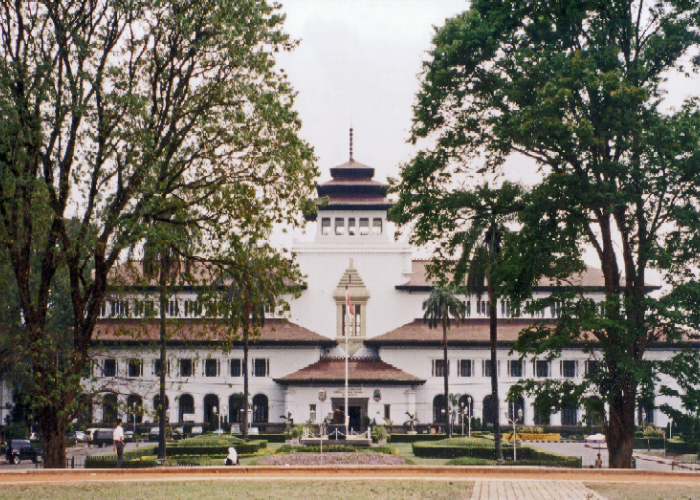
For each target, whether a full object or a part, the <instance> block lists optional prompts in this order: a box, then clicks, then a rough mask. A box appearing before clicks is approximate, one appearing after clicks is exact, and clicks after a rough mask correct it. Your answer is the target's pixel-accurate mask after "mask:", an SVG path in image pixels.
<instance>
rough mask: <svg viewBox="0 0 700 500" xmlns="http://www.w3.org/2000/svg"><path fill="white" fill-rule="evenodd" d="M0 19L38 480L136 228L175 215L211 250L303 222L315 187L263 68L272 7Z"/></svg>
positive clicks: (270, 67)
mask: <svg viewBox="0 0 700 500" xmlns="http://www.w3.org/2000/svg"><path fill="white" fill-rule="evenodd" d="M0 9H1V11H2V16H1V17H0V34H1V35H2V36H1V37H0V53H1V54H2V57H1V58H0V61H2V62H0V113H1V114H2V117H3V119H2V120H0V132H1V133H0V242H2V245H3V248H4V251H5V252H7V254H8V255H9V259H10V262H11V266H12V270H13V275H14V280H15V282H16V288H17V296H18V298H19V303H20V307H21V310H22V315H23V318H24V322H25V325H24V326H25V329H26V331H25V334H24V335H23V341H22V342H20V343H19V344H18V348H19V349H22V350H23V351H24V352H26V353H27V359H30V360H31V370H30V373H31V382H32V384H33V385H34V387H33V388H32V391H31V392H32V395H33V397H34V398H35V400H36V401H37V405H38V409H37V415H38V419H39V422H40V424H41V428H42V431H43V435H44V449H45V462H46V466H47V467H65V448H64V431H65V428H66V425H67V423H68V422H70V421H71V420H72V418H73V412H72V411H71V410H70V408H71V405H72V402H74V401H75V400H76V396H77V393H78V391H79V389H80V379H81V375H82V373H83V369H84V367H85V365H86V364H87V363H89V352H90V345H91V340H92V336H93V331H94V327H95V322H96V320H97V318H98V316H99V311H100V306H101V303H102V301H103V297H104V295H105V289H106V287H107V285H108V275H109V272H110V270H111V269H112V267H113V266H114V265H115V263H117V262H118V261H119V259H120V258H121V257H122V256H123V253H124V251H125V250H126V249H128V248H131V247H133V246H134V245H135V244H137V243H138V242H139V241H143V239H144V237H145V233H146V230H147V225H148V224H149V223H150V222H146V221H152V220H154V219H155V218H157V217H158V216H160V215H163V214H164V213H165V214H169V213H170V209H171V208H172V206H173V205H172V202H173V200H178V201H179V202H180V203H181V204H182V206H185V207H188V208H189V210H188V213H189V214H190V215H191V216H193V217H194V219H193V220H196V221H197V222H198V224H200V225H201V226H206V227H207V231H208V235H209V237H210V238H211V239H212V240H215V239H216V238H219V240H221V239H222V235H225V234H227V233H232V232H236V231H238V232H240V233H247V234H251V233H254V232H255V231H250V230H249V228H250V227H253V228H257V227H258V225H259V222H258V221H260V220H262V221H263V222H261V223H260V224H262V225H267V224H270V223H272V222H270V221H274V222H288V223H290V224H292V225H295V224H300V223H301V220H302V219H301V214H300V208H302V207H306V206H308V203H309V199H310V197H311V196H312V195H313V178H314V177H315V176H316V173H317V172H316V169H315V166H314V165H313V160H314V158H313V155H312V152H311V149H310V148H309V147H308V146H307V145H306V144H305V143H304V142H303V141H301V140H300V139H299V138H298V136H297V133H298V130H299V127H300V123H299V120H298V119H297V116H296V114H295V112H294V111H293V110H292V106H293V98H294V93H293V91H292V89H291V88H290V86H289V84H288V83H287V82H286V80H285V78H284V76H283V75H281V74H279V73H277V72H276V71H275V69H274V59H273V58H274V53H275V52H276V51H279V50H288V49H291V48H293V47H294V45H295V43H294V42H291V41H289V40H288V37H287V36H286V35H285V34H284V33H283V32H282V31H281V24H282V22H283V20H284V19H283V17H282V16H280V15H279V14H278V13H277V12H276V7H275V6H271V5H268V4H267V3H266V2H264V1H255V2H252V1H247V0H227V1H218V0H217V1H214V0H204V1H201V2H185V1H179V0H165V1H163V0H146V1H138V2H137V1H132V0H124V1H122V0H98V1H96V2H87V1H85V0H81V1H77V2H72V3H66V2H62V1H58V0H41V1H38V2H10V1H5V0H3V1H2V2H0ZM69 217H72V219H71V220H74V221H75V222H74V223H73V224H71V225H69V224H68V223H67V221H68V220H69ZM208 248H212V249H213V248H216V247H215V246H213V245H210V246H209V247H208ZM33 255H38V256H39V260H40V262H39V263H38V264H36V265H35V264H34V261H33V260H32V259H33V257H32V256H33ZM61 266H65V269H66V273H67V275H68V283H69V284H70V294H69V295H70V298H71V307H70V308H69V310H70V312H71V315H72V321H73V324H72V328H71V330H70V332H69V336H70V345H71V348H70V349H69V350H68V351H66V352H65V360H66V361H65V362H61V363H57V362H55V361H54V360H56V356H55V353H56V352H55V351H56V350H55V349H54V348H53V347H52V344H51V343H50V342H48V341H47V340H48V338H47V333H46V328H45V325H46V322H47V316H48V311H49V309H50V304H51V300H52V299H51V297H52V287H54V286H55V282H56V276H57V272H58V269H59V268H60V267H61ZM57 368H58V369H57Z"/></svg>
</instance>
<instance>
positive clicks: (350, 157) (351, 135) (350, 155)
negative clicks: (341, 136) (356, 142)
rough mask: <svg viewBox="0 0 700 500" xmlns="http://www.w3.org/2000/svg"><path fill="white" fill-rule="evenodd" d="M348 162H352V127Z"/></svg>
mask: <svg viewBox="0 0 700 500" xmlns="http://www.w3.org/2000/svg"><path fill="white" fill-rule="evenodd" d="M350 161H354V160H353V159H352V127H350Z"/></svg>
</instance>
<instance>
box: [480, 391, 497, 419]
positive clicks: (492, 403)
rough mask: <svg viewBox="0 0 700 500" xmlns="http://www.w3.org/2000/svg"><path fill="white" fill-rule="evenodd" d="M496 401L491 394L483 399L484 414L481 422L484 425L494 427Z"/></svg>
mask: <svg viewBox="0 0 700 500" xmlns="http://www.w3.org/2000/svg"><path fill="white" fill-rule="evenodd" d="M496 403H497V401H496V398H495V397H494V396H493V394H489V395H488V396H486V397H485V398H484V413H483V421H484V423H485V424H490V425H494V424H495V423H496V419H497V418H498V409H497V405H496Z"/></svg>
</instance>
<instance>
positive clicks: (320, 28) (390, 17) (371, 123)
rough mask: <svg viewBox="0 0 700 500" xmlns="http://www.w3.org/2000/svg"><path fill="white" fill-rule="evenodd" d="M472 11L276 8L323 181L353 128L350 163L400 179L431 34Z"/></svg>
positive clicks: (690, 84) (330, 1)
mask: <svg viewBox="0 0 700 500" xmlns="http://www.w3.org/2000/svg"><path fill="white" fill-rule="evenodd" d="M468 6H469V3H468V2H467V1H465V0H282V12H284V13H285V14H286V15H287V21H286V23H285V31H286V32H287V33H289V34H290V35H291V37H292V38H295V39H299V40H301V44H300V45H299V47H298V48H297V49H296V50H294V51H293V52H291V53H284V54H279V55H278V58H277V61H278V65H279V67H280V68H283V69H284V70H285V71H286V72H287V74H288V76H289V80H290V82H291V83H292V85H293V86H294V88H295V90H296V91H297V92H298V97H297V100H296V104H295V107H296V109H297V110H298V111H299V114H300V117H301V120H302V123H303V126H302V131H301V136H302V137H303V138H304V139H305V140H306V141H308V142H309V143H310V144H311V145H312V146H313V147H314V149H315V152H316V156H317V157H318V165H319V168H320V170H321V179H320V180H321V182H324V181H326V180H328V179H330V173H329V169H330V168H331V167H334V166H336V165H339V164H342V163H345V162H346V161H347V160H348V130H349V128H350V126H352V127H353V128H354V158H355V160H356V161H359V162H361V163H364V164H366V165H369V166H371V167H374V168H375V169H376V170H375V171H376V175H375V178H376V179H377V180H379V181H384V180H385V179H386V178H387V177H397V176H398V174H399V166H400V164H401V163H403V162H407V161H409V160H410V158H411V157H412V155H413V153H414V152H415V148H414V147H413V146H411V145H409V144H408V143H407V142H406V141H407V139H408V137H409V130H410V128H411V123H412V122H411V120H412V116H413V111H412V105H413V103H414V102H415V95H416V93H417V91H418V90H419V79H418V74H419V72H420V71H421V62H422V61H424V60H427V59H428V57H429V56H428V54H427V52H428V51H429V50H430V44H431V40H432V37H433V34H434V27H435V26H442V25H443V24H444V22H445V19H446V18H449V17H453V16H455V15H457V14H459V13H460V12H463V11H464V10H466V9H467V8H468ZM699 83H700V80H699V79H698V78H697V75H695V77H693V78H685V77H683V76H679V75H673V76H672V77H671V79H670V80H669V82H668V84H667V86H666V87H667V89H668V91H669V94H668V96H667V105H669V106H676V107H677V106H679V105H680V104H681V103H682V100H683V98H684V97H686V96H687V95H689V94H690V93H693V94H694V95H698V94H700V85H699ZM504 172H505V175H506V177H508V178H510V179H513V180H521V181H523V182H525V183H526V184H531V183H533V181H534V180H535V177H536V176H537V173H536V168H535V166H534V165H533V164H532V163H531V162H529V161H528V160H527V159H524V158H513V159H512V160H510V161H509V162H508V163H507V164H506V165H505V167H504ZM311 226H313V225H311ZM309 229H313V228H312V227H310V228H309ZM276 236H277V237H276V238H274V239H275V240H278V237H279V235H276ZM279 242H280V243H283V244H285V245H289V244H290V243H291V241H289V240H288V239H287V238H281V240H279Z"/></svg>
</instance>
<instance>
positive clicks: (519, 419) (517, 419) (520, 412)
mask: <svg viewBox="0 0 700 500" xmlns="http://www.w3.org/2000/svg"><path fill="white" fill-rule="evenodd" d="M511 408H512V414H513V417H512V419H511V418H510V416H509V415H508V410H506V411H505V414H506V418H507V419H508V422H509V423H511V424H513V462H515V461H516V460H517V458H518V455H517V451H516V447H517V442H518V439H517V436H516V434H515V424H517V423H518V422H520V423H522V420H523V409H522V408H518V413H517V417H516V413H515V401H513V402H512V403H511Z"/></svg>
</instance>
